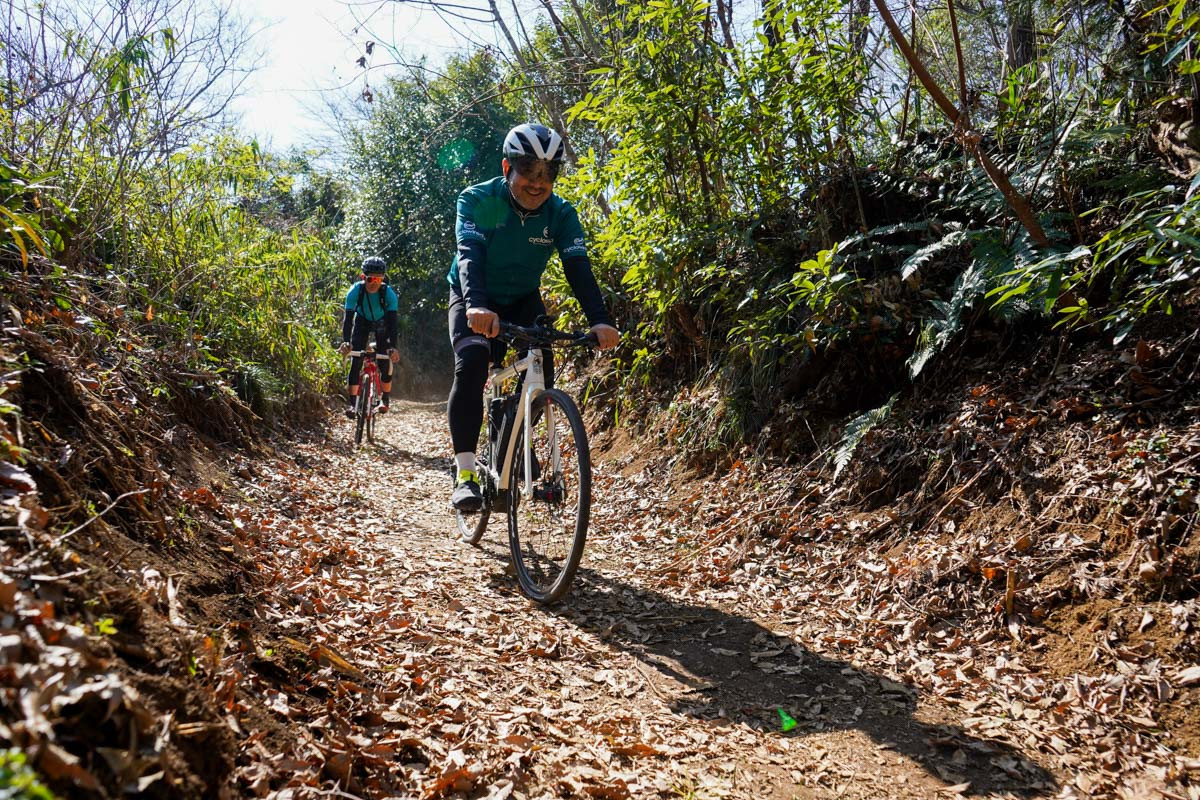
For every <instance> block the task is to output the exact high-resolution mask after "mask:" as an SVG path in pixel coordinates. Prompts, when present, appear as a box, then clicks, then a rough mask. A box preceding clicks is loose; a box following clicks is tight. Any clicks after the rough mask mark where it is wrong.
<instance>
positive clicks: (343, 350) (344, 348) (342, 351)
mask: <svg viewBox="0 0 1200 800" xmlns="http://www.w3.org/2000/svg"><path fill="white" fill-rule="evenodd" d="M349 352H350V343H349V342H342V343H341V344H339V345H338V355H340V356H344V355H346V354H347V353H349Z"/></svg>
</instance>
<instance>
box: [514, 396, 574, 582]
mask: <svg viewBox="0 0 1200 800" xmlns="http://www.w3.org/2000/svg"><path fill="white" fill-rule="evenodd" d="M531 417H532V422H531V421H530V420H526V421H525V423H524V424H523V425H522V427H521V430H518V431H514V432H513V435H514V436H517V437H518V439H517V443H518V446H517V447H516V448H515V452H514V461H515V462H516V463H515V464H513V468H512V472H513V481H512V491H511V493H510V498H509V503H508V541H509V547H510V548H511V549H512V558H513V567H514V568H515V569H516V573H517V583H519V584H520V586H521V591H522V592H524V593H525V595H526V596H527V597H529V598H530V599H532V600H535V601H537V602H539V603H553V602H554V601H556V600H559V599H561V598H562V597H563V595H565V594H566V593H567V589H568V588H570V585H571V580H572V578H574V576H575V571H576V569H578V568H579V561H580V559H581V558H582V557H583V545H584V540H585V539H586V538H587V528H588V519H589V517H590V515H591V506H592V467H591V458H590V455H589V451H588V442H587V431H586V430H585V429H584V427H583V419H582V417H580V415H579V409H578V408H576V407H575V401H574V400H572V399H571V398H570V396H569V395H567V394H565V393H563V392H561V391H559V390H558V389H547V390H546V391H545V392H543V393H542V394H540V395H539V396H538V397H537V398H536V399H535V400H534V401H533V410H532V413H531ZM526 425H528V426H529V429H530V446H531V450H532V458H531V468H530V470H529V472H530V473H531V474H530V475H528V476H527V475H526V469H525V457H524V454H523V452H522V450H523V447H524V444H525V426H526Z"/></svg>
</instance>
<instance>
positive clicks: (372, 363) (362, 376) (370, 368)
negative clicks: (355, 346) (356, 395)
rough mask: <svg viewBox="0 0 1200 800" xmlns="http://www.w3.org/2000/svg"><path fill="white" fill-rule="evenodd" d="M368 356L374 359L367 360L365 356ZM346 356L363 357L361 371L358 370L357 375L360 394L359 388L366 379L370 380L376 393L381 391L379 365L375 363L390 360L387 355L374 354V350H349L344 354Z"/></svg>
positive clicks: (360, 389) (381, 383)
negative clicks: (372, 356)
mask: <svg viewBox="0 0 1200 800" xmlns="http://www.w3.org/2000/svg"><path fill="white" fill-rule="evenodd" d="M370 355H374V356H375V357H374V358H367V356H370ZM346 356H347V357H348V358H357V357H358V356H363V364H362V369H361V370H359V373H358V385H359V392H360V393H361V392H362V388H361V387H362V384H363V381H365V380H367V379H368V378H369V379H370V380H371V383H372V385H373V386H374V388H375V391H376V392H382V391H383V378H382V376H381V374H380V372H379V364H378V363H376V362H378V361H383V360H385V359H388V358H390V356H388V354H387V353H376V352H375V350H374V349H372V348H367V349H366V350H351V351H350V352H349V353H347V354H346Z"/></svg>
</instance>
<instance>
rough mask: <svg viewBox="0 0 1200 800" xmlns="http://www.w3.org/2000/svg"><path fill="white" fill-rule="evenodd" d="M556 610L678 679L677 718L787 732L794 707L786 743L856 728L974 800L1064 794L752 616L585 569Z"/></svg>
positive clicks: (1033, 768) (902, 689)
mask: <svg viewBox="0 0 1200 800" xmlns="http://www.w3.org/2000/svg"><path fill="white" fill-rule="evenodd" d="M555 611H556V613H558V614H559V615H560V616H561V617H562V618H563V619H565V620H567V621H569V622H571V623H572V624H574V625H577V626H579V627H580V628H585V629H588V630H591V631H592V632H594V633H596V634H597V635H599V636H600V637H601V638H603V639H604V640H605V641H607V642H608V643H609V644H611V645H612V646H614V647H619V648H621V649H624V650H627V651H628V652H630V653H632V654H634V655H635V656H637V657H638V658H639V659H640V660H641V661H642V662H644V663H645V664H647V665H649V666H650V667H653V668H654V670H656V671H657V672H658V673H660V674H661V675H662V676H664V677H667V678H670V679H672V680H671V681H663V682H661V684H660V685H663V686H666V687H669V689H668V691H667V692H663V693H662V694H661V696H663V697H664V698H666V699H667V702H669V705H670V707H671V709H672V710H673V711H675V712H676V713H679V714H687V715H689V716H694V717H697V718H702V719H717V718H725V719H728V720H729V721H731V722H734V723H741V724H744V725H747V726H748V727H751V728H754V729H757V730H762V731H775V732H779V731H780V729H781V719H782V718H781V717H780V716H779V714H778V711H777V709H779V708H783V709H784V710H785V711H786V713H787V714H788V715H789V716H790V717H791V718H793V719H795V720H796V722H797V725H796V726H795V727H794V728H793V729H792V730H791V732H790V733H787V734H782V733H780V734H779V735H788V736H804V735H805V734H815V733H819V732H822V731H830V730H839V729H856V730H859V731H862V732H863V733H864V734H866V735H867V736H869V737H871V739H873V740H874V741H875V742H877V743H879V744H880V745H881V746H882V747H885V748H888V749H891V750H893V751H895V752H897V753H900V754H902V755H904V756H906V757H907V758H909V759H911V760H912V761H913V762H915V763H917V764H919V765H921V766H922V767H923V768H924V769H925V770H926V771H928V772H929V773H930V774H931V775H932V776H934V777H936V778H937V779H938V780H940V781H943V782H945V783H946V785H947V786H951V785H956V784H961V783H965V782H968V781H969V782H970V788H969V789H968V790H966V791H967V792H968V793H969V794H971V795H988V794H995V793H1002V792H1008V793H1011V794H1013V795H1016V796H1019V797H1040V796H1045V795H1047V794H1050V793H1052V792H1054V791H1056V790H1057V782H1056V781H1055V779H1054V777H1053V776H1052V775H1051V774H1050V773H1049V772H1047V771H1046V770H1045V769H1044V768H1043V767H1042V766H1040V765H1039V764H1038V763H1036V762H1035V761H1034V760H1033V759H1032V758H1030V757H1029V756H1027V755H1025V754H1024V753H1022V752H1021V751H1020V750H1018V749H1016V748H1014V747H1013V746H1012V745H1009V744H1007V743H1005V742H1001V741H997V740H991V739H988V740H985V739H979V738H976V737H974V736H972V735H970V734H968V733H966V732H965V731H964V730H963V729H962V728H960V727H957V726H954V725H949V724H939V723H934V722H925V721H922V720H920V719H918V718H917V717H916V716H915V712H916V707H917V703H916V700H917V695H918V693H917V690H916V689H914V688H913V687H910V686H902V685H900V684H897V683H894V682H892V681H890V680H887V679H885V678H882V677H881V676H879V675H876V674H873V673H871V672H867V671H865V670H862V669H860V668H857V667H854V666H852V665H851V664H850V663H848V662H846V661H840V660H837V659H833V658H829V657H828V656H825V655H821V654H818V653H815V652H813V651H812V650H809V649H807V648H805V647H803V646H801V645H799V644H797V643H796V642H795V641H793V640H791V639H789V638H787V637H786V636H781V635H779V634H777V633H774V632H772V631H770V630H768V629H767V628H764V627H763V626H761V625H759V624H758V623H756V622H753V621H751V620H749V619H746V618H744V617H740V616H736V615H734V614H730V613H728V612H725V611H722V610H720V609H716V608H712V607H709V606H695V605H688V604H685V603H682V602H680V601H678V600H674V599H672V598H669V597H667V596H665V595H662V594H659V593H657V592H654V591H650V590H647V589H644V588H641V587H636V586H632V585H629V584H625V583H621V582H618V581H614V580H612V579H611V578H608V577H606V576H604V575H602V574H600V573H598V572H596V571H594V570H589V569H581V570H580V571H579V574H578V575H577V576H576V578H575V583H574V585H573V586H572V588H571V592H570V594H569V595H568V600H567V602H566V603H564V604H563V605H562V606H559V607H557V608H556V609H555ZM672 682H674V683H677V684H678V686H672V685H671V684H672ZM656 691H661V690H658V689H656ZM847 766H849V765H847ZM881 788H883V787H881Z"/></svg>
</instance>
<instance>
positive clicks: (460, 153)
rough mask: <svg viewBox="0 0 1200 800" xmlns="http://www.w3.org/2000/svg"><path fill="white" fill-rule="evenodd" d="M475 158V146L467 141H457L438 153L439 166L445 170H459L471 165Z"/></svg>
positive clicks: (451, 142)
mask: <svg viewBox="0 0 1200 800" xmlns="http://www.w3.org/2000/svg"><path fill="white" fill-rule="evenodd" d="M474 157H475V145H473V144H471V143H470V142H468V141H467V140H466V139H455V140H453V141H450V142H446V143H445V144H444V145H442V149H441V150H439V151H438V155H437V163H438V166H439V167H441V168H442V169H445V170H450V169H458V168H459V167H464V166H466V165H467V164H468V163H470V161H471V159H473V158H474Z"/></svg>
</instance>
